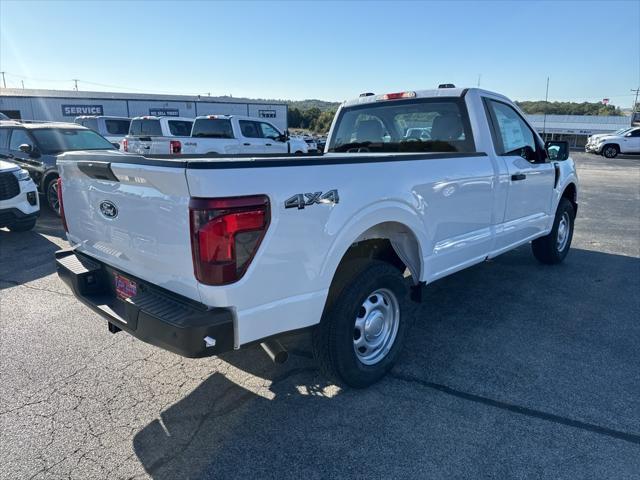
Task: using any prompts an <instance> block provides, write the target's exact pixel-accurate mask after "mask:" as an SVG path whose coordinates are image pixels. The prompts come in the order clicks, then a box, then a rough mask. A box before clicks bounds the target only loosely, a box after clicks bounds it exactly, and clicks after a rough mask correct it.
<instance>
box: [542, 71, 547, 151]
mask: <svg viewBox="0 0 640 480" xmlns="http://www.w3.org/2000/svg"><path fill="white" fill-rule="evenodd" d="M548 102H549V77H547V93H546V94H545V96H544V119H543V120H542V138H546V133H547V105H548Z"/></svg>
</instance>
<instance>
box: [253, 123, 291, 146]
mask: <svg viewBox="0 0 640 480" xmlns="http://www.w3.org/2000/svg"><path fill="white" fill-rule="evenodd" d="M257 123H258V125H259V127H260V131H261V133H262V140H263V142H264V151H265V153H288V152H289V144H288V143H287V142H286V141H285V140H284V137H283V136H282V133H280V132H279V131H278V129H276V128H275V127H274V126H273V125H271V124H270V123H267V122H257Z"/></svg>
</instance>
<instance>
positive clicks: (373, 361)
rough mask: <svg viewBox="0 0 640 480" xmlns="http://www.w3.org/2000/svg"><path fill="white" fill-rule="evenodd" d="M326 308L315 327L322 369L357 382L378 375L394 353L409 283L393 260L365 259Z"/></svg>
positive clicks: (404, 321)
mask: <svg viewBox="0 0 640 480" xmlns="http://www.w3.org/2000/svg"><path fill="white" fill-rule="evenodd" d="M332 298H333V301H332V304H331V305H328V306H327V308H325V312H324V313H323V316H322V320H321V322H320V324H319V325H318V326H317V327H316V329H315V330H314V332H313V353H314V356H315V358H316V360H317V361H318V365H319V367H320V370H321V371H322V373H323V374H324V375H325V376H327V377H329V378H330V379H332V380H334V381H336V382H337V383H343V384H346V385H349V386H351V387H355V388H364V387H367V386H369V385H371V384H373V383H375V382H377V381H378V380H380V379H381V378H382V377H383V376H384V375H385V374H386V373H387V372H388V371H389V370H390V369H391V368H392V367H393V365H394V363H395V362H396V360H397V359H398V357H399V355H400V352H401V349H402V344H403V343H404V337H405V333H406V330H407V325H408V319H407V315H408V309H407V289H406V286H405V283H404V279H403V277H402V273H401V272H400V271H399V270H398V269H397V268H396V267H394V266H393V265H391V264H389V263H386V262H381V261H372V262H368V263H367V264H366V265H365V266H364V267H363V268H361V269H359V270H358V273H355V274H354V275H353V277H352V279H351V280H350V281H349V282H347V283H345V284H344V287H343V288H342V290H341V291H340V292H338V293H337V294H336V295H335V296H333V297H332Z"/></svg>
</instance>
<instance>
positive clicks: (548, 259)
mask: <svg viewBox="0 0 640 480" xmlns="http://www.w3.org/2000/svg"><path fill="white" fill-rule="evenodd" d="M575 216H576V213H575V209H574V208H573V205H572V204H571V202H570V201H569V200H567V199H566V198H562V199H560V204H559V205H558V210H557V211H556V218H555V220H554V222H553V228H552V229H551V233H549V235H546V236H544V237H541V238H537V239H535V240H534V241H533V242H531V249H532V250H533V255H534V257H536V259H537V260H538V261H539V262H541V263H545V264H547V265H553V264H556V263H560V262H562V261H563V260H564V257H566V256H567V253H569V248H570V247H571V240H572V238H573V224H574V220H575Z"/></svg>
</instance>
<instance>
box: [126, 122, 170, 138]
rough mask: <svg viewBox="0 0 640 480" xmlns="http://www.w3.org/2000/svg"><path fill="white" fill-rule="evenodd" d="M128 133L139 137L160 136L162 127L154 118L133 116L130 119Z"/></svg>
mask: <svg viewBox="0 0 640 480" xmlns="http://www.w3.org/2000/svg"><path fill="white" fill-rule="evenodd" d="M129 135H134V136H140V137H161V136H162V127H160V120H158V119H155V118H154V119H148V118H135V119H133V120H131V126H130V127H129Z"/></svg>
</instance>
